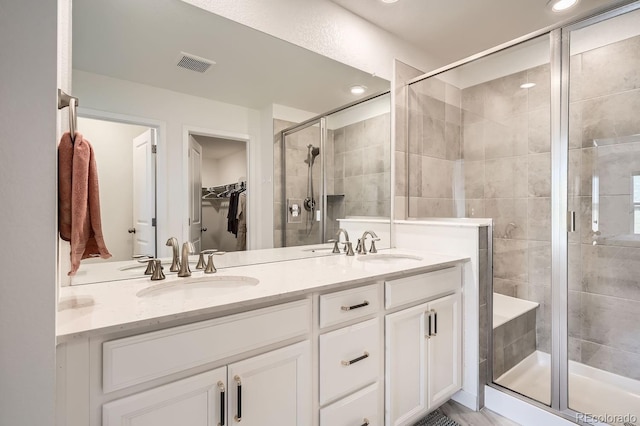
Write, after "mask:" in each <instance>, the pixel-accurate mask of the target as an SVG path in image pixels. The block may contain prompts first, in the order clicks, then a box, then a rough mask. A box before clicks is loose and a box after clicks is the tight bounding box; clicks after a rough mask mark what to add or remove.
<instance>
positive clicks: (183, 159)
mask: <svg viewBox="0 0 640 426" xmlns="http://www.w3.org/2000/svg"><path fill="white" fill-rule="evenodd" d="M150 11H153V13H150ZM72 26H73V28H72V34H73V42H72V46H73V54H72V57H73V70H72V88H73V95H74V96H77V97H78V98H80V105H81V107H80V109H79V114H80V115H81V116H82V115H84V116H85V117H90V118H93V119H96V118H98V119H102V120H107V121H111V122H113V121H123V122H126V123H129V124H131V123H136V124H145V125H146V126H147V127H153V128H154V129H155V130H156V136H157V154H156V166H157V168H156V174H155V180H154V182H153V184H154V185H155V187H156V192H155V195H156V200H155V206H156V208H155V216H154V218H155V224H156V226H155V229H154V230H155V235H154V236H155V241H156V244H155V247H151V246H150V247H147V248H145V249H142V248H135V246H134V237H135V236H138V235H139V234H138V227H137V226H135V225H134V223H133V207H134V205H135V203H134V197H133V195H130V193H129V191H133V180H134V178H133V175H134V172H135V168H134V167H133V166H132V171H131V173H128V172H127V173H124V172H123V173H113V171H119V170H120V168H121V166H120V165H118V166H117V167H115V168H112V169H111V170H110V171H104V172H103V171H102V170H103V169H108V168H110V166H108V164H109V162H108V160H107V158H108V157H109V156H114V155H115V154H111V153H103V152H104V151H105V150H109V149H111V147H110V146H109V145H110V143H107V146H105V147H104V148H101V151H102V152H99V153H97V156H96V158H97V162H98V167H99V168H100V184H101V193H102V194H104V195H103V200H102V217H103V222H107V223H110V222H112V220H113V223H114V225H113V226H114V227H117V231H113V232H112V231H107V230H105V240H106V242H107V245H108V246H114V245H117V246H122V247H123V249H122V251H121V253H120V254H119V255H118V257H117V259H114V261H113V262H104V261H101V262H100V261H93V262H96V263H94V264H92V263H91V262H83V266H82V267H81V269H80V271H79V272H78V274H77V275H76V276H75V277H73V279H72V281H71V284H84V283H91V282H99V281H105V280H113V279H128V278H132V277H139V276H142V272H143V271H144V266H145V265H144V264H142V265H141V264H138V263H137V262H136V261H135V260H131V259H130V257H131V256H132V255H136V254H149V255H155V256H157V257H160V258H162V259H163V263H164V262H165V260H167V259H168V260H170V257H171V249H170V247H167V246H166V245H165V242H166V241H167V240H168V239H169V238H170V237H176V238H177V239H178V240H179V242H180V243H182V242H184V241H186V240H198V238H201V247H200V249H207V248H215V249H218V250H225V251H230V248H231V247H233V248H236V247H239V245H238V241H237V238H236V235H235V234H229V235H226V234H221V235H219V237H220V238H217V239H216V238H214V236H213V234H214V232H213V231H214V230H215V232H218V231H217V228H223V227H224V226H225V225H226V224H225V223H224V221H223V222H222V223H221V222H220V221H218V220H216V222H215V224H214V225H212V226H208V224H207V220H213V219H212V217H215V216H217V217H218V219H219V218H220V217H223V216H224V215H225V214H226V213H225V211H224V209H225V208H228V206H226V205H225V200H222V201H211V200H206V199H205V200H203V199H202V197H203V194H204V196H206V195H207V193H209V192H211V193H215V194H216V195H218V194H219V192H218V190H219V189H222V188H221V187H224V189H226V186H227V185H233V184H238V183H240V184H241V182H240V181H242V180H243V179H242V178H243V177H244V180H245V181H246V182H245V188H246V192H247V194H248V195H247V203H246V208H247V234H246V236H247V238H246V249H247V250H253V252H246V253H244V254H242V253H240V252H235V253H228V254H226V255H224V256H217V258H216V259H217V263H216V266H218V267H227V266H236V265H241V264H250V263H259V262H269V261H274V260H279V259H284V258H287V259H290V258H294V257H304V256H307V255H309V253H307V252H302V251H301V250H295V251H293V250H292V251H290V252H287V253H285V251H286V250H285V251H271V252H269V251H268V250H267V251H265V250H260V252H257V251H255V250H254V249H268V248H273V247H278V246H280V245H281V244H280V241H281V240H279V239H278V238H275V239H274V232H273V230H274V228H277V227H278V226H279V222H280V220H281V219H280V217H281V213H278V214H277V215H275V216H274V215H273V214H272V206H273V205H274V202H275V201H276V200H274V195H273V194H274V192H276V193H277V192H278V189H276V188H272V185H274V182H276V183H277V182H278V179H279V174H280V173H281V172H280V170H279V165H278V164H276V167H275V168H274V165H273V161H272V158H273V157H272V149H273V145H272V143H271V142H272V141H273V138H274V134H276V133H278V132H279V130H282V128H283V127H278V126H279V122H280V120H282V121H284V122H287V123H288V124H287V126H284V127H288V126H289V125H292V124H296V123H300V122H303V121H305V120H307V119H309V118H310V117H314V116H318V115H320V114H322V113H324V112H326V111H331V110H333V109H335V108H338V107H340V106H341V105H346V104H349V103H351V102H353V101H354V100H355V99H357V98H355V97H354V96H353V95H352V94H351V93H350V92H349V90H348V88H349V87H350V86H352V85H354V84H360V85H363V86H366V87H367V88H368V91H367V93H365V94H364V95H359V97H361V98H364V97H366V96H370V94H371V93H378V92H382V91H386V90H389V83H388V81H385V80H383V79H380V78H378V77H374V76H372V75H370V74H368V73H366V72H362V71H359V70H357V69H354V68H351V67H349V66H347V65H344V64H342V63H339V62H336V61H333V60H331V59H329V58H326V57H323V56H321V55H318V54H315V53H313V52H310V51H308V50H305V49H303V48H300V47H298V46H295V45H292V44H290V43H287V42H284V41H282V40H279V39H276V38H274V37H271V36H269V35H267V34H264V33H262V32H259V31H256V30H253V29H251V28H249V27H246V26H243V25H241V24H238V23H236V22H233V21H230V20H228V19H225V18H223V17H221V16H218V15H215V14H212V13H210V12H208V11H205V10H203V9H200V8H197V7H194V6H192V5H189V4H186V3H184V2H182V1H179V0H162V1H157V0H138V1H135V2H130V1H127V0H110V1H106V0H99V1H87V0H76V1H74V4H73V25H72ZM230 41H233V42H232V43H231V42H230ZM184 53H189V54H191V55H195V56H196V57H198V58H201V59H206V60H210V61H209V62H214V63H213V64H209V66H208V67H206V65H207V64H206V62H207V61H204V62H205V65H204V66H203V67H204V68H208V69H207V70H205V71H204V72H195V71H194V70H192V69H185V68H184V67H180V66H178V62H179V59H180V58H182V57H183V56H184V55H183V54H184ZM310 83H312V84H310ZM113 117H118V119H114V118H113ZM266 123H269V125H266ZM84 126H88V125H87V124H86V122H85V123H82V122H81V123H79V130H80V132H82V133H83V134H84V135H86V137H87V139H89V140H91V141H92V142H93V141H96V140H98V139H100V138H102V134H103V131H102V130H90V127H87V128H84ZM105 134H106V133H105ZM190 135H200V136H202V135H206V136H208V137H214V138H221V139H227V140H232V141H233V142H234V143H236V144H239V145H240V146H244V147H245V149H246V153H245V154H244V158H245V161H246V163H245V167H246V172H240V171H239V169H238V170H237V171H236V172H231V173H230V174H228V175H227V176H225V177H220V178H219V179H218V178H216V179H211V180H208V179H209V178H210V177H211V176H212V175H213V174H218V175H220V173H221V171H220V170H218V168H217V167H216V166H215V165H212V164H213V163H214V162H213V161H207V156H206V152H205V155H203V156H202V169H201V173H200V176H201V179H202V182H201V183H197V185H195V184H194V182H193V181H192V179H191V173H190V171H191V170H192V169H193V167H190V166H193V164H192V163H190V162H189V159H188V158H189V157H188V154H189V141H190ZM305 149H306V148H305ZM238 156H241V155H240V154H238ZM127 161H128V160H127ZM317 161H318V160H316V163H315V165H314V173H316V171H317V172H319V171H320V167H319V163H318V162H317ZM327 161H329V160H327ZM301 162H302V165H303V166H306V164H305V163H304V158H303V159H302V160H301ZM222 164H227V162H226V161H222V160H218V165H219V166H220V167H222ZM213 168H216V170H213ZM113 174H117V176H116V177H115V178H117V179H118V180H112V179H113V178H114V176H113ZM127 177H128V178H129V179H130V180H128V181H127ZM203 188H204V191H205V192H203ZM125 189H126V194H124V193H123V191H124V190H125ZM321 189H322V186H321V185H318V186H316V187H314V191H319V190H321ZM209 190H211V191H209ZM108 193H112V194H115V195H114V197H115V196H117V199H115V200H111V199H109V200H108V199H107V198H104V197H106V196H107V194H108ZM131 194H132V193H131ZM249 195H250V197H249ZM210 196H211V195H210ZM125 198H126V199H127V202H126V203H124V202H123V200H124V199H125ZM129 199H130V200H131V201H130V202H129V201H128V200H129ZM303 199H304V197H303ZM196 201H200V202H202V210H199V207H198V206H197V205H195V207H194V203H195V202H196ZM214 203H219V205H214ZM317 203H318V204H321V203H323V200H318V201H317ZM150 205H151V204H149V206H150ZM194 208H195V210H194ZM194 211H195V212H198V211H200V213H201V219H202V223H200V224H199V226H196V225H194V226H190V223H192V222H193V221H192V219H193V218H194V216H193V212H194ZM265 212H266V213H265ZM278 212H281V210H278ZM112 216H114V218H115V217H116V216H117V217H119V218H118V219H114V218H112ZM125 216H126V217H129V218H130V219H129V223H128V224H127V223H124V222H125V220H124V217H125ZM130 228H131V229H133V228H135V229H136V233H135V234H133V233H131V234H129V233H128V232H127V231H128V230H129V229H130ZM205 229H206V231H205ZM116 233H117V234H124V233H126V235H116ZM196 234H198V235H196ZM230 237H231V239H232V240H231V241H229V238H230ZM117 239H121V240H123V241H120V242H117ZM317 241H318V242H322V239H321V238H320V237H318V240H317ZM150 244H152V245H153V243H150ZM315 255H317V254H315ZM127 256H128V258H127ZM195 261H197V256H195V259H194V262H195ZM85 263H86V265H85ZM61 269H62V270H64V267H62V268H61ZM166 269H168V268H166Z"/></svg>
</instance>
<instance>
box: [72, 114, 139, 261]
mask: <svg viewBox="0 0 640 426" xmlns="http://www.w3.org/2000/svg"><path fill="white" fill-rule="evenodd" d="M78 129H79V130H80V133H82V134H83V136H84V137H85V138H86V139H87V140H88V141H89V142H90V143H91V146H93V151H94V153H95V156H96V163H97V165H98V179H99V182H100V208H101V212H102V232H103V234H104V239H105V244H106V245H107V248H108V249H109V252H110V253H111V254H112V255H113V257H112V258H111V259H110V260H113V261H117V260H131V255H132V254H133V248H132V247H133V239H132V237H131V234H129V233H128V232H127V229H129V228H131V227H132V226H133V185H132V181H133V149H132V146H133V143H132V141H133V138H135V137H136V136H139V135H141V134H142V133H144V132H145V131H146V130H147V129H148V128H147V127H142V126H134V125H131V124H123V123H115V122H110V121H101V120H94V119H90V118H82V117H79V118H78ZM85 262H86V263H96V262H104V260H102V259H95V260H94V259H86V260H84V261H83V263H85Z"/></svg>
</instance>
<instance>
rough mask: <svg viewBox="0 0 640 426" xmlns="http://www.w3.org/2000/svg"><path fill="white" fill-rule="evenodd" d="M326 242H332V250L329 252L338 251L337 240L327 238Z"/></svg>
mask: <svg viewBox="0 0 640 426" xmlns="http://www.w3.org/2000/svg"><path fill="white" fill-rule="evenodd" d="M327 242H328V243H333V250H331V253H340V248H339V247H338V240H336V239H334V238H332V239H330V240H327Z"/></svg>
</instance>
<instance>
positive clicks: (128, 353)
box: [102, 299, 311, 392]
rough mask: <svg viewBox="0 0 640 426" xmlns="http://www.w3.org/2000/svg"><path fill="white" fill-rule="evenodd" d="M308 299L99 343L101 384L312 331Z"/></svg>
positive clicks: (114, 386) (145, 377)
mask: <svg viewBox="0 0 640 426" xmlns="http://www.w3.org/2000/svg"><path fill="white" fill-rule="evenodd" d="M310 325H311V301H310V300H309V299H305V300H300V301H297V302H291V303H286V304H282V305H277V306H272V307H268V308H264V309H257V310H254V311H249V312H244V313H241V314H236V315H229V316H227V317H222V318H217V319H214V320H208V321H202V322H198V323H195V324H189V325H184V326H179V327H172V328H169V329H166V330H160V331H154V332H151V333H145V334H141V335H137V336H131V337H126V338H124V339H118V340H113V341H110V342H106V343H104V344H103V345H102V357H103V389H104V392H112V391H115V390H118V389H123V388H126V387H129V386H133V385H136V384H139V383H144V382H147V381H149V380H153V379H157V378H159V377H163V376H166V375H169V374H172V373H177V372H180V371H183V370H187V369H189V368H193V367H197V366H200V365H204V364H207V363H210V362H214V361H216V360H219V359H223V358H226V357H229V356H233V355H237V354H241V353H243V352H247V351H250V350H253V349H258V348H260V347H263V346H266V345H270V344H273V343H277V342H279V341H283V340H286V339H290V338H293V337H297V336H301V335H304V334H306V333H308V332H309V331H310V328H311V327H310Z"/></svg>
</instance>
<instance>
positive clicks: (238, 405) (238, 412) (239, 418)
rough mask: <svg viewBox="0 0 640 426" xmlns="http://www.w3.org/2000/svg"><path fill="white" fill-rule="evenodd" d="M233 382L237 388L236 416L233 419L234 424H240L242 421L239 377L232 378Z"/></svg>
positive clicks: (240, 381)
mask: <svg viewBox="0 0 640 426" xmlns="http://www.w3.org/2000/svg"><path fill="white" fill-rule="evenodd" d="M233 380H235V381H236V387H237V392H238V394H237V396H236V415H235V416H234V419H235V421H236V422H238V423H240V422H241V421H242V380H240V376H237V375H236V376H234V377H233Z"/></svg>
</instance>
